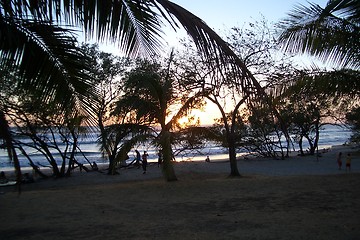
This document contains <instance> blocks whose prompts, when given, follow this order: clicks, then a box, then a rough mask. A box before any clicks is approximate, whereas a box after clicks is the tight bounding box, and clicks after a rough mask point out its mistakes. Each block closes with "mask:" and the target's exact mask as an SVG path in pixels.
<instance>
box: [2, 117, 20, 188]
mask: <svg viewBox="0 0 360 240" xmlns="http://www.w3.org/2000/svg"><path fill="white" fill-rule="evenodd" d="M0 138H1V139H3V140H4V145H5V147H6V149H7V151H8V155H9V158H10V159H11V160H12V161H13V162H14V168H15V173H16V180H17V182H18V183H20V182H21V168H20V162H19V159H18V157H17V154H16V151H15V147H14V145H13V142H12V139H13V138H12V136H11V133H10V129H9V124H8V122H7V121H6V118H5V114H4V112H3V111H0Z"/></svg>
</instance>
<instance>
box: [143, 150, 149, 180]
mask: <svg viewBox="0 0 360 240" xmlns="http://www.w3.org/2000/svg"><path fill="white" fill-rule="evenodd" d="M148 156H149V154H147V152H146V151H144V154H143V155H142V168H143V170H144V172H143V174H145V173H146V167H147V158H148Z"/></svg>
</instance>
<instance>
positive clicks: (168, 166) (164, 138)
mask: <svg viewBox="0 0 360 240" xmlns="http://www.w3.org/2000/svg"><path fill="white" fill-rule="evenodd" d="M160 144H161V147H162V153H163V163H162V172H163V175H164V178H165V180H166V181H168V182H170V181H177V177H176V175H175V170H174V167H173V165H172V159H173V154H172V150H171V143H170V133H169V132H168V131H164V132H162V133H161V139H160Z"/></svg>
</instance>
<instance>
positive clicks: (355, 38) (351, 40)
mask: <svg viewBox="0 0 360 240" xmlns="http://www.w3.org/2000/svg"><path fill="white" fill-rule="evenodd" d="M359 16H360V3H359V1H354V0H336V1H329V3H328V5H327V6H326V7H325V8H324V9H323V8H321V7H320V6H319V5H316V4H310V6H309V7H307V6H304V5H299V6H297V7H296V8H295V9H294V10H293V11H292V12H291V13H290V14H289V17H288V18H287V19H284V20H283V21H282V22H281V23H280V28H281V29H285V31H283V32H282V33H281V35H280V37H279V40H280V43H281V44H282V45H283V48H284V49H285V51H288V52H291V53H309V54H311V55H314V56H316V57H319V59H320V60H322V61H324V62H326V61H331V62H333V63H335V64H338V65H340V66H350V67H355V68H358V67H359V66H360V61H359V60H360V41H359V39H360V31H359V30H360V25H359V19H360V18H359Z"/></svg>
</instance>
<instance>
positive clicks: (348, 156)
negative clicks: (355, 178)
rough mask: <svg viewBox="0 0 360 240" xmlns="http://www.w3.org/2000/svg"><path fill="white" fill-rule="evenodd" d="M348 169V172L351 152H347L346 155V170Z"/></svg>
mask: <svg viewBox="0 0 360 240" xmlns="http://www.w3.org/2000/svg"><path fill="white" fill-rule="evenodd" d="M348 169H349V172H350V171H351V154H350V153H348V155H347V157H346V171H347V170H348Z"/></svg>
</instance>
